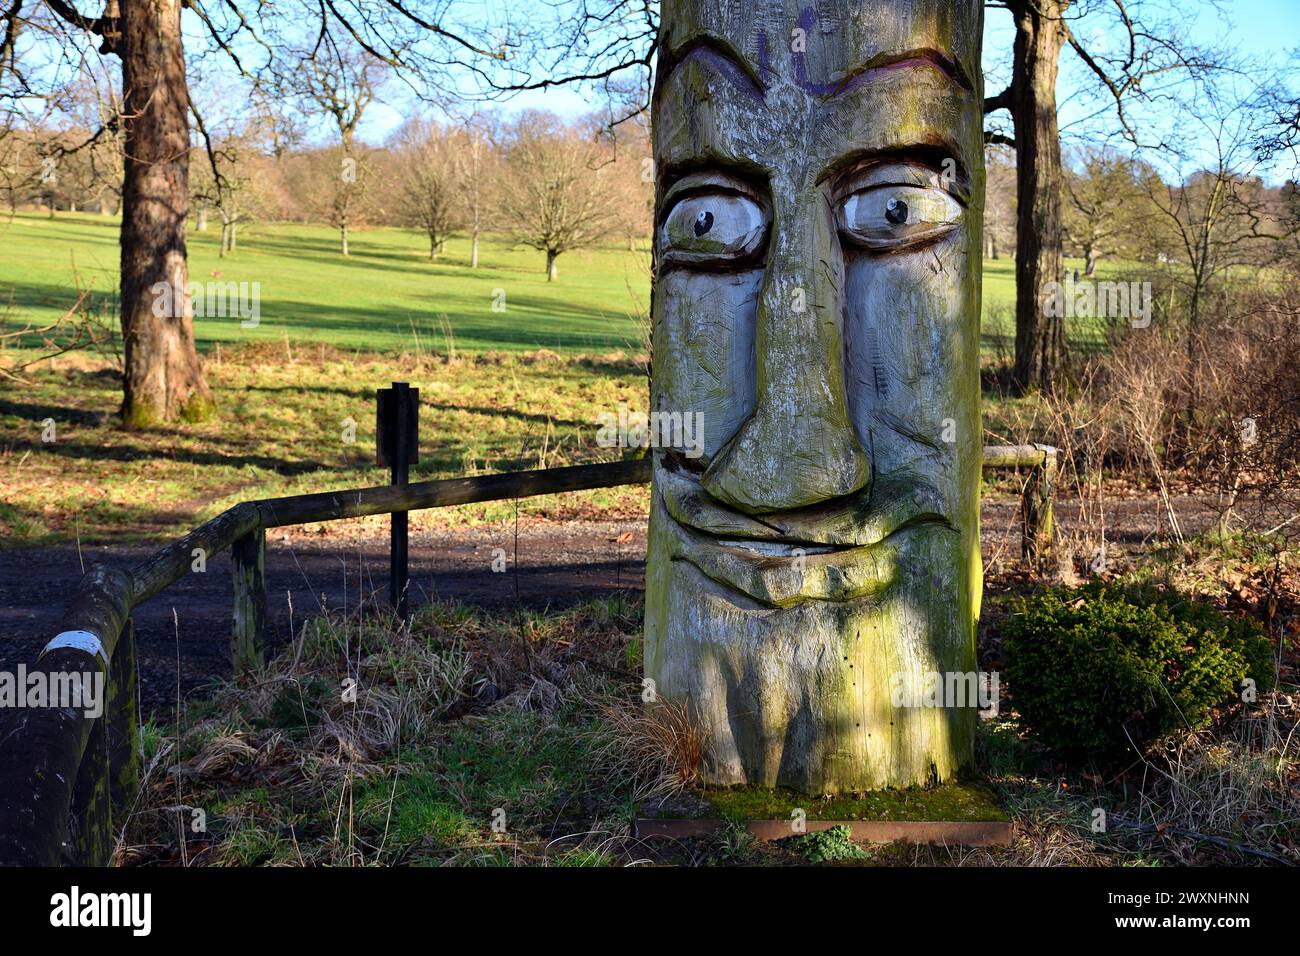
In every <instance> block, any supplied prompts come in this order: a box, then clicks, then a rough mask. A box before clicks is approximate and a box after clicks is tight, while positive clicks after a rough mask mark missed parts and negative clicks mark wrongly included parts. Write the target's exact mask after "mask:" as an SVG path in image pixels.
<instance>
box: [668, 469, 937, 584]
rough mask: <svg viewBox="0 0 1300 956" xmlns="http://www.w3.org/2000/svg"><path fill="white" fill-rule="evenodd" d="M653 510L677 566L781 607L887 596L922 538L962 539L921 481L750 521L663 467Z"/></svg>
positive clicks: (688, 478)
mask: <svg viewBox="0 0 1300 956" xmlns="http://www.w3.org/2000/svg"><path fill="white" fill-rule="evenodd" d="M655 477H656V479H657V480H658V490H657V493H656V495H655V501H654V507H655V508H656V509H662V515H661V517H662V518H665V519H667V522H668V524H669V526H670V527H671V528H672V529H673V532H674V535H673V536H674V539H675V547H674V553H673V559H674V560H680V561H685V562H687V563H689V564H691V565H693V566H694V567H695V568H697V569H698V570H699V571H700V572H701V573H702V574H704V575H705V576H706V577H708V578H710V579H712V580H714V581H716V582H717V583H718V584H721V585H723V586H724V587H726V588H729V589H731V590H733V591H738V592H740V593H741V594H744V595H746V596H747V597H749V598H751V599H753V600H754V601H757V602H758V603H759V604H761V605H765V606H768V607H773V608H782V607H791V606H793V605H796V604H800V603H802V602H804V601H818V600H820V601H851V600H856V599H858V598H865V597H871V596H873V595H879V594H883V593H884V592H885V591H887V590H888V589H889V588H890V587H892V586H893V584H894V583H895V581H896V580H897V578H898V566H899V559H900V549H901V546H902V544H903V543H904V541H905V540H906V539H907V538H908V537H909V536H911V535H913V534H919V533H924V532H927V531H935V530H938V531H940V532H946V533H950V534H956V533H957V532H956V530H955V528H954V527H953V525H952V523H951V522H950V521H948V519H947V518H946V517H945V516H944V515H943V512H942V510H941V507H940V500H939V495H938V492H937V491H935V490H934V489H933V488H930V487H929V486H928V485H926V484H924V483H920V482H917V481H914V480H913V481H908V482H902V481H894V482H888V481H887V482H882V483H880V484H878V485H877V486H876V487H875V488H874V489H873V490H872V493H871V494H870V495H869V496H865V495H863V496H857V497H855V498H850V499H842V500H840V501H838V502H827V503H826V504H823V505H818V506H815V507H812V508H802V509H799V510H797V511H790V512H782V513H774V514H764V515H762V516H761V517H754V516H751V515H745V514H742V513H740V512H738V511H735V510H733V509H731V508H729V507H727V506H725V505H722V504H720V503H718V502H717V501H716V500H714V499H713V498H712V497H711V496H709V495H708V494H707V492H705V491H704V490H703V489H702V488H701V487H700V485H699V483H698V482H697V481H695V480H694V479H693V478H692V477H691V476H689V475H687V474H684V473H683V472H681V471H674V470H671V469H669V468H659V469H657V470H656V475H655Z"/></svg>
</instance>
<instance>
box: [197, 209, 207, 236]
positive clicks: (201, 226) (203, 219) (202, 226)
mask: <svg viewBox="0 0 1300 956" xmlns="http://www.w3.org/2000/svg"><path fill="white" fill-rule="evenodd" d="M197 226H198V230H199V232H207V231H208V207H207V206H200V207H199V217H198V224H197Z"/></svg>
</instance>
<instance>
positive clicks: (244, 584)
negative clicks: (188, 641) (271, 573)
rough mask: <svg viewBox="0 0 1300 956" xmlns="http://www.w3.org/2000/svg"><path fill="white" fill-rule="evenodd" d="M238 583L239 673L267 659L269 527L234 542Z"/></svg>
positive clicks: (234, 623) (235, 632)
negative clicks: (267, 532)
mask: <svg viewBox="0 0 1300 956" xmlns="http://www.w3.org/2000/svg"><path fill="white" fill-rule="evenodd" d="M230 557H231V559H232V567H231V576H232V578H233V579H234V585H235V602H234V611H233V616H232V620H231V631H230V658H231V664H232V665H233V667H234V672H235V675H236V676H238V675H240V674H245V673H249V672H252V671H255V670H258V669H259V668H261V667H262V666H263V665H264V664H265V663H266V530H265V529H264V528H261V527H257V528H254V529H253V530H252V531H249V532H248V533H247V534H245V535H243V536H242V537H240V538H236V539H235V542H234V544H232V545H231V546H230Z"/></svg>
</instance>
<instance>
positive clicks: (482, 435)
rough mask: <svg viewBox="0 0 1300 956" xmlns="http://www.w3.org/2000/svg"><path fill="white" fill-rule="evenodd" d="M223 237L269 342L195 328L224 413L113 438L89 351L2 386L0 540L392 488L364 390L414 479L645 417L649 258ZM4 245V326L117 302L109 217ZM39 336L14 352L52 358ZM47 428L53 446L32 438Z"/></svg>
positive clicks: (85, 535)
mask: <svg viewBox="0 0 1300 956" xmlns="http://www.w3.org/2000/svg"><path fill="white" fill-rule="evenodd" d="M215 242H216V235H215V233H214V232H213V231H209V232H208V233H202V234H198V235H196V236H195V237H193V241H192V243H191V247H190V252H191V260H190V261H191V276H192V277H193V279H194V281H207V280H208V278H209V277H210V276H211V273H213V272H219V273H221V276H220V277H219V278H220V281H222V282H229V281H234V282H241V281H246V282H259V283H261V295H262V301H261V308H262V315H261V323H260V325H259V326H258V327H257V328H254V329H245V328H241V326H240V323H239V320H238V318H225V319H217V318H206V319H198V320H196V323H195V327H196V334H197V337H198V341H199V347H200V348H201V349H202V350H203V351H204V352H205V353H206V355H207V378H208V382H209V384H210V385H211V387H212V389H213V394H214V397H215V399H216V403H217V415H216V417H215V418H214V419H212V420H211V421H208V422H204V423H201V424H194V425H187V424H177V425H174V426H168V427H165V428H156V429H149V430H145V431H134V432H132V431H124V430H122V429H121V428H119V427H118V426H117V420H116V415H115V413H116V412H117V410H118V406H119V404H120V402H121V383H120V379H119V378H118V373H117V372H116V371H115V370H114V368H113V362H112V360H111V359H109V358H106V357H105V356H102V355H99V354H97V353H95V352H93V351H83V352H78V353H74V354H71V355H65V356H62V357H60V358H58V359H56V360H53V361H44V362H39V363H37V364H36V365H34V366H32V367H31V368H30V369H28V371H27V372H26V380H25V381H24V382H22V383H21V384H20V383H18V382H15V381H12V380H6V379H0V487H3V488H4V492H3V493H2V494H0V547H4V546H17V545H22V544H35V543H41V542H48V541H55V540H69V539H71V538H73V537H76V536H80V537H81V538H82V539H83V540H88V541H94V540H104V541H107V540H117V541H122V540H126V539H152V538H156V537H158V536H166V535H170V534H174V533H178V532H180V531H182V530H184V529H186V528H188V527H190V526H192V525H193V524H194V523H195V522H196V521H198V520H202V519H204V518H206V517H210V516H212V515H214V514H216V513H217V512H219V511H220V510H222V509H223V508H225V507H228V506H230V505H232V504H234V503H236V502H238V501H242V500H246V499H248V498H252V497H263V496H271V495H277V494H295V493H302V492H308V491H319V490H323V489H326V488H341V487H355V486H364V485H368V484H374V483H377V482H382V481H383V476H382V474H381V473H379V472H378V471H377V469H376V468H375V467H374V464H373V454H374V452H373V449H374V435H373V430H374V413H373V407H374V404H373V403H374V389H375V388H376V387H379V386H382V385H385V384H387V383H388V382H390V381H392V380H394V379H405V380H409V381H410V382H412V384H414V385H416V386H418V387H419V388H421V390H422V396H421V397H422V403H423V407H424V408H425V411H424V413H423V415H422V422H421V439H422V452H421V460H420V463H419V466H418V467H417V468H416V469H415V476H414V477H416V478H417V479H424V478H435V477H436V478H442V477H454V476H459V475H464V474H473V473H483V472H492V471H508V470H513V469H519V468H537V467H547V466H556V465H564V464H574V463H580V462H587V461H595V460H602V459H607V458H609V457H610V453H609V451H608V450H607V449H601V448H598V447H597V445H596V443H595V434H596V424H595V423H596V419H597V417H598V415H599V414H600V413H602V412H606V411H616V410H617V408H618V405H619V403H620V402H623V401H626V402H628V403H629V404H630V405H631V406H632V408H634V409H638V408H640V409H644V408H645V405H646V401H647V394H646V393H647V387H646V377H645V369H644V364H643V361H642V360H641V359H639V358H638V353H643V351H644V343H643V342H642V340H641V334H642V331H641V330H642V322H641V320H640V318H639V316H641V315H643V314H644V309H645V305H646V303H647V302H648V299H649V295H648V281H647V278H646V275H645V269H646V268H647V261H648V256H647V253H646V252H645V251H644V249H643V250H642V251H639V252H630V251H628V250H627V248H626V245H623V246H621V247H620V246H616V245H614V244H610V245H607V246H604V247H601V248H597V249H593V250H590V251H586V252H575V253H572V254H570V255H566V256H562V257H561V259H560V279H559V281H558V282H554V283H547V282H546V280H545V276H544V274H543V265H544V260H543V257H542V256H540V255H537V254H536V253H534V252H532V251H531V250H527V249H523V248H514V247H512V246H511V245H510V244H509V243H507V242H504V241H501V240H495V239H489V240H487V241H485V242H484V243H483V245H482V249H481V258H480V262H481V268H479V269H477V270H471V269H469V268H468V262H467V255H468V243H467V242H466V241H464V240H452V241H451V242H450V243H449V245H448V249H447V251H446V253H445V254H444V255H443V256H442V257H441V258H440V259H439V260H438V261H437V262H433V263H431V262H429V260H428V258H427V254H426V249H425V246H424V240H423V237H422V236H420V235H417V234H415V233H414V232H411V231H403V230H398V229H375V230H370V231H364V232H361V233H359V234H357V235H356V236H355V237H354V239H353V241H352V247H353V250H354V252H353V255H352V256H351V257H349V258H346V259H345V258H343V257H342V256H340V255H338V254H337V252H336V251H335V244H334V243H335V236H334V234H333V233H332V232H331V231H330V230H328V229H325V228H323V227H314V226H299V225H261V226H258V227H256V228H252V229H247V230H245V233H244V235H243V236H242V238H241V244H240V248H239V250H238V252H237V253H236V254H235V255H234V256H231V257H227V258H226V259H219V258H218V257H217V255H216V247H215ZM0 243H2V244H3V247H4V248H5V250H6V253H5V255H4V256H3V258H2V259H0V316H2V317H3V321H4V322H5V323H6V324H7V325H8V326H9V327H11V328H12V327H22V326H23V325H24V324H26V323H31V324H32V325H34V326H38V327H39V326H40V325H41V324H43V323H48V322H49V321H51V320H53V319H54V318H56V317H57V316H59V315H61V314H62V313H63V312H64V311H65V310H66V309H67V308H68V306H69V305H70V304H71V303H72V302H73V301H74V300H75V298H76V291H75V290H76V289H78V288H82V289H87V288H88V289H92V290H94V291H95V293H96V294H97V295H98V296H100V297H101V301H102V303H104V304H107V306H108V307H110V308H111V305H112V303H113V301H114V298H115V294H116V284H117V223H116V222H115V221H114V220H111V219H108V218H100V217H96V216H77V215H60V216H59V217H58V218H55V219H49V218H47V217H45V216H43V215H37V214H32V215H20V216H17V217H16V218H15V219H14V220H13V221H11V222H10V221H4V220H0ZM984 283H985V296H984V299H985V305H986V315H987V318H986V331H985V335H984V349H985V355H986V358H988V359H990V360H991V359H994V358H997V357H1003V356H1006V355H1008V354H1009V352H1010V349H1011V347H1010V331H1011V323H1012V317H1011V309H1010V305H1011V302H1012V299H1013V291H1014V290H1013V283H1014V275H1013V266H1012V263H1011V261H1010V260H1007V259H1003V260H999V261H997V262H989V263H986V267H985V279H984ZM496 289H504V290H505V293H506V304H507V309H506V311H505V312H504V313H502V312H493V311H492V308H491V305H492V297H493V292H494V290H496ZM444 316H445V319H444V318H443V317H444ZM109 318H110V319H111V318H112V316H111V315H110V316H109ZM994 320H996V321H994ZM27 338H28V340H27V341H26V342H23V343H20V344H21V345H22V346H25V347H24V348H20V349H16V350H14V351H13V352H11V353H10V354H11V356H12V357H19V356H21V357H22V358H24V359H27V358H34V357H36V356H38V355H40V354H41V353H40V351H39V346H40V344H41V343H40V342H37V341H34V340H33V338H32V337H27ZM453 343H454V351H455V355H454V356H453V355H452V354H450V353H451V351H452V349H451V346H452V344H453ZM11 344H12V343H11ZM219 345H224V346H225V347H224V348H218V346H219ZM542 350H550V351H551V352H554V353H558V354H548V352H547V351H542ZM348 419H352V420H353V421H355V422H356V423H357V432H356V442H355V443H354V444H347V443H344V442H343V441H342V440H341V438H340V434H341V428H342V426H343V423H344V422H345V421H346V420H348ZM48 420H53V422H54V423H55V427H56V431H57V440H56V441H53V442H47V441H44V440H42V434H43V432H42V429H43V425H42V423H43V422H46V421H48ZM984 425H985V432H986V436H987V440H988V441H991V442H1018V441H1026V440H1037V438H1039V437H1041V435H1039V432H1040V431H1041V428H1040V425H1041V423H1040V422H1039V419H1038V417H1037V404H1036V403H1035V401H1034V400H1033V398H1032V397H1030V398H1018V399H1009V398H1006V397H1002V396H994V395H989V396H986V401H985V404H984ZM643 498H644V491H643V490H640V489H622V490H620V489H611V490H607V491H601V492H592V493H588V494H583V495H571V496H567V497H565V498H563V499H555V500H552V499H538V500H535V501H530V502H529V503H528V505H527V510H528V511H530V512H531V511H536V512H539V513H546V514H551V515H555V514H560V513H564V514H569V515H572V514H574V513H582V514H586V513H591V512H593V511H596V512H600V513H602V514H612V513H619V514H623V515H628V514H638V513H643V511H644V504H645V502H644V500H643ZM497 510H500V509H499V508H498V509H497ZM470 511H472V512H473V514H469V513H458V514H456V515H449V516H447V519H446V520H455V521H458V522H460V521H465V520H474V519H475V518H476V517H477V518H483V519H488V520H491V519H493V518H494V517H497V516H498V515H496V511H494V506H491V505H487V506H474V507H473V508H471V509H470ZM429 520H431V521H441V520H444V519H443V518H442V517H441V516H440V515H439V516H434V515H430V516H429Z"/></svg>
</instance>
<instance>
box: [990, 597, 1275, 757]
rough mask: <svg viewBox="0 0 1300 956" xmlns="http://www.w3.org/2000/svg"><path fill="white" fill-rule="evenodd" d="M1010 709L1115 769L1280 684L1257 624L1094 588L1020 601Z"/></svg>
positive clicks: (1072, 750) (1053, 741)
mask: <svg viewBox="0 0 1300 956" xmlns="http://www.w3.org/2000/svg"><path fill="white" fill-rule="evenodd" d="M1003 633H1004V635H1005V641H1004V644H1003V650H1004V654H1003V657H1004V660H1005V663H1006V675H1007V678H1008V680H1009V681H1010V684H1011V688H1010V690H1011V700H1012V703H1013V704H1014V705H1015V707H1016V709H1017V710H1018V711H1019V712H1020V715H1021V716H1022V717H1023V718H1024V720H1025V723H1027V724H1028V725H1029V727H1030V728H1031V729H1032V730H1033V731H1034V732H1035V733H1036V734H1037V735H1038V736H1039V737H1040V738H1041V739H1042V740H1043V741H1044V742H1046V743H1047V744H1049V745H1050V746H1052V747H1053V748H1055V749H1057V750H1059V751H1061V752H1062V753H1063V754H1066V755H1069V756H1080V755H1085V754H1086V755H1089V756H1093V757H1100V758H1103V759H1105V758H1108V757H1114V756H1117V755H1118V754H1120V753H1122V752H1123V751H1124V750H1125V749H1126V748H1127V747H1129V746H1130V743H1129V741H1130V738H1132V741H1133V743H1134V744H1137V745H1138V746H1142V745H1144V744H1145V743H1148V742H1150V741H1152V740H1155V739H1158V738H1159V737H1162V736H1164V735H1165V734H1168V733H1170V732H1171V731H1174V730H1177V729H1179V728H1180V727H1202V726H1205V724H1206V723H1208V722H1209V719H1210V716H1211V709H1212V708H1213V707H1215V706H1216V705H1219V704H1222V703H1224V702H1226V701H1228V700H1230V699H1232V698H1234V697H1238V696H1239V695H1240V693H1241V687H1242V682H1243V681H1244V680H1245V678H1247V677H1250V678H1253V679H1254V680H1255V683H1256V687H1257V689H1258V690H1259V691H1260V692H1263V691H1265V690H1267V689H1268V688H1269V687H1271V686H1272V683H1273V654H1272V647H1271V645H1270V643H1269V640H1268V638H1267V637H1266V636H1265V635H1264V632H1263V629H1262V628H1261V627H1260V626H1259V624H1257V623H1256V622H1254V621H1250V620H1234V619H1231V618H1227V617H1224V616H1223V615H1222V614H1220V613H1219V612H1218V611H1216V610H1215V609H1214V608H1212V607H1210V606H1208V605H1206V604H1204V603H1201V602H1199V601H1197V600H1195V599H1192V598H1189V597H1187V596H1186V595H1182V594H1179V593H1178V592H1176V591H1172V590H1165V589H1161V588H1157V587H1154V586H1150V585H1147V586H1134V585H1130V586H1117V585H1110V586H1106V585H1104V584H1093V585H1089V586H1087V587H1084V588H1081V589H1078V590H1068V589H1067V590H1055V591H1048V592H1045V593H1043V594H1041V595H1038V596H1035V597H1033V598H1029V599H1021V600H1020V601H1018V602H1017V604H1016V606H1015V613H1014V614H1013V615H1012V617H1011V618H1010V620H1009V621H1008V622H1007V624H1006V626H1005V627H1004V629H1003Z"/></svg>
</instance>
